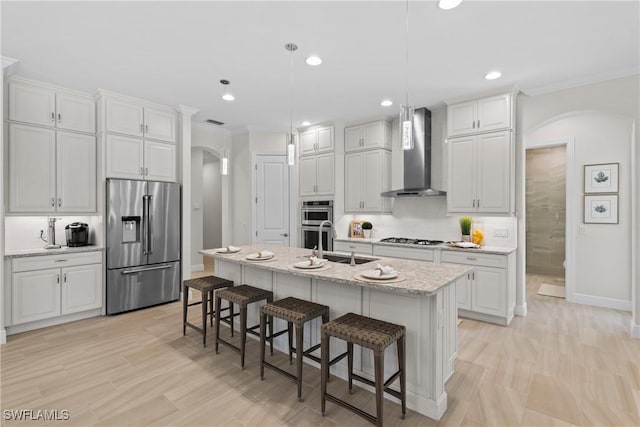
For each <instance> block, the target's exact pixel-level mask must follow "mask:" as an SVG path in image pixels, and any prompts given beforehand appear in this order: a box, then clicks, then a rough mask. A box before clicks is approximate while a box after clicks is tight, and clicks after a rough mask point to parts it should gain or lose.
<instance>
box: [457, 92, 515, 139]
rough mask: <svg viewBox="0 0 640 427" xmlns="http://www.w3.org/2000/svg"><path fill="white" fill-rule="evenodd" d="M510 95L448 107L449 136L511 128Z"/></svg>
mask: <svg viewBox="0 0 640 427" xmlns="http://www.w3.org/2000/svg"><path fill="white" fill-rule="evenodd" d="M511 100H512V96H511V94H510V93H505V94H500V95H496V96H491V97H486V98H481V99H476V100H473V101H467V102H461V103H457V104H452V105H449V106H448V107H447V134H448V136H449V137H450V138H451V137H454V136H460V135H468V134H473V133H478V132H490V131H495V130H500V129H508V128H510V127H511V116H512V104H511Z"/></svg>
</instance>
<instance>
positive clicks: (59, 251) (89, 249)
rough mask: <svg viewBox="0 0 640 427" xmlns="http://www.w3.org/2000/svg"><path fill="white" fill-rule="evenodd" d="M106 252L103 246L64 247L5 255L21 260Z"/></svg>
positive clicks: (17, 251)
mask: <svg viewBox="0 0 640 427" xmlns="http://www.w3.org/2000/svg"><path fill="white" fill-rule="evenodd" d="M101 250H104V248H103V247H102V246H95V245H89V246H76V247H73V248H70V247H69V246H62V247H61V248H60V249H45V248H35V249H19V250H13V251H6V252H5V253H4V257H5V258H19V257H27V256H42V255H57V254H72V253H77V252H94V251H101Z"/></svg>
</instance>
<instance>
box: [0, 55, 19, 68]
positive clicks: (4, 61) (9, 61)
mask: <svg viewBox="0 0 640 427" xmlns="http://www.w3.org/2000/svg"><path fill="white" fill-rule="evenodd" d="M0 58H2V69H5V68H8V67H11V66H12V65H13V64H15V63H16V62H18V60H17V59H13V58H9V57H8V56H0Z"/></svg>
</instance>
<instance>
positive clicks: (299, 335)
mask: <svg viewBox="0 0 640 427" xmlns="http://www.w3.org/2000/svg"><path fill="white" fill-rule="evenodd" d="M303 343H304V324H299V325H298V324H297V325H296V374H297V376H298V402H302V355H303V354H304V349H303V348H302V346H303Z"/></svg>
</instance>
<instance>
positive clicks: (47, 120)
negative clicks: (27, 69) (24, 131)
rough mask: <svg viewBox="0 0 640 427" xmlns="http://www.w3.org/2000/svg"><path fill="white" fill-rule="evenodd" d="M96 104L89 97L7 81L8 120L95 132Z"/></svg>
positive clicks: (43, 85)
mask: <svg viewBox="0 0 640 427" xmlns="http://www.w3.org/2000/svg"><path fill="white" fill-rule="evenodd" d="M95 105H96V104H95V101H94V99H93V98H92V97H91V96H88V95H84V94H80V93H76V92H73V91H68V90H65V89H62V88H59V87H55V86H51V85H47V84H44V83H38V82H33V81H30V80H26V79H22V78H19V77H13V78H11V79H10V80H9V120H10V121H14V122H21V123H27V124H33V125H39V126H47V127H52V128H57V129H63V130H70V131H75V132H86V133H95V131H96V107H95Z"/></svg>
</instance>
